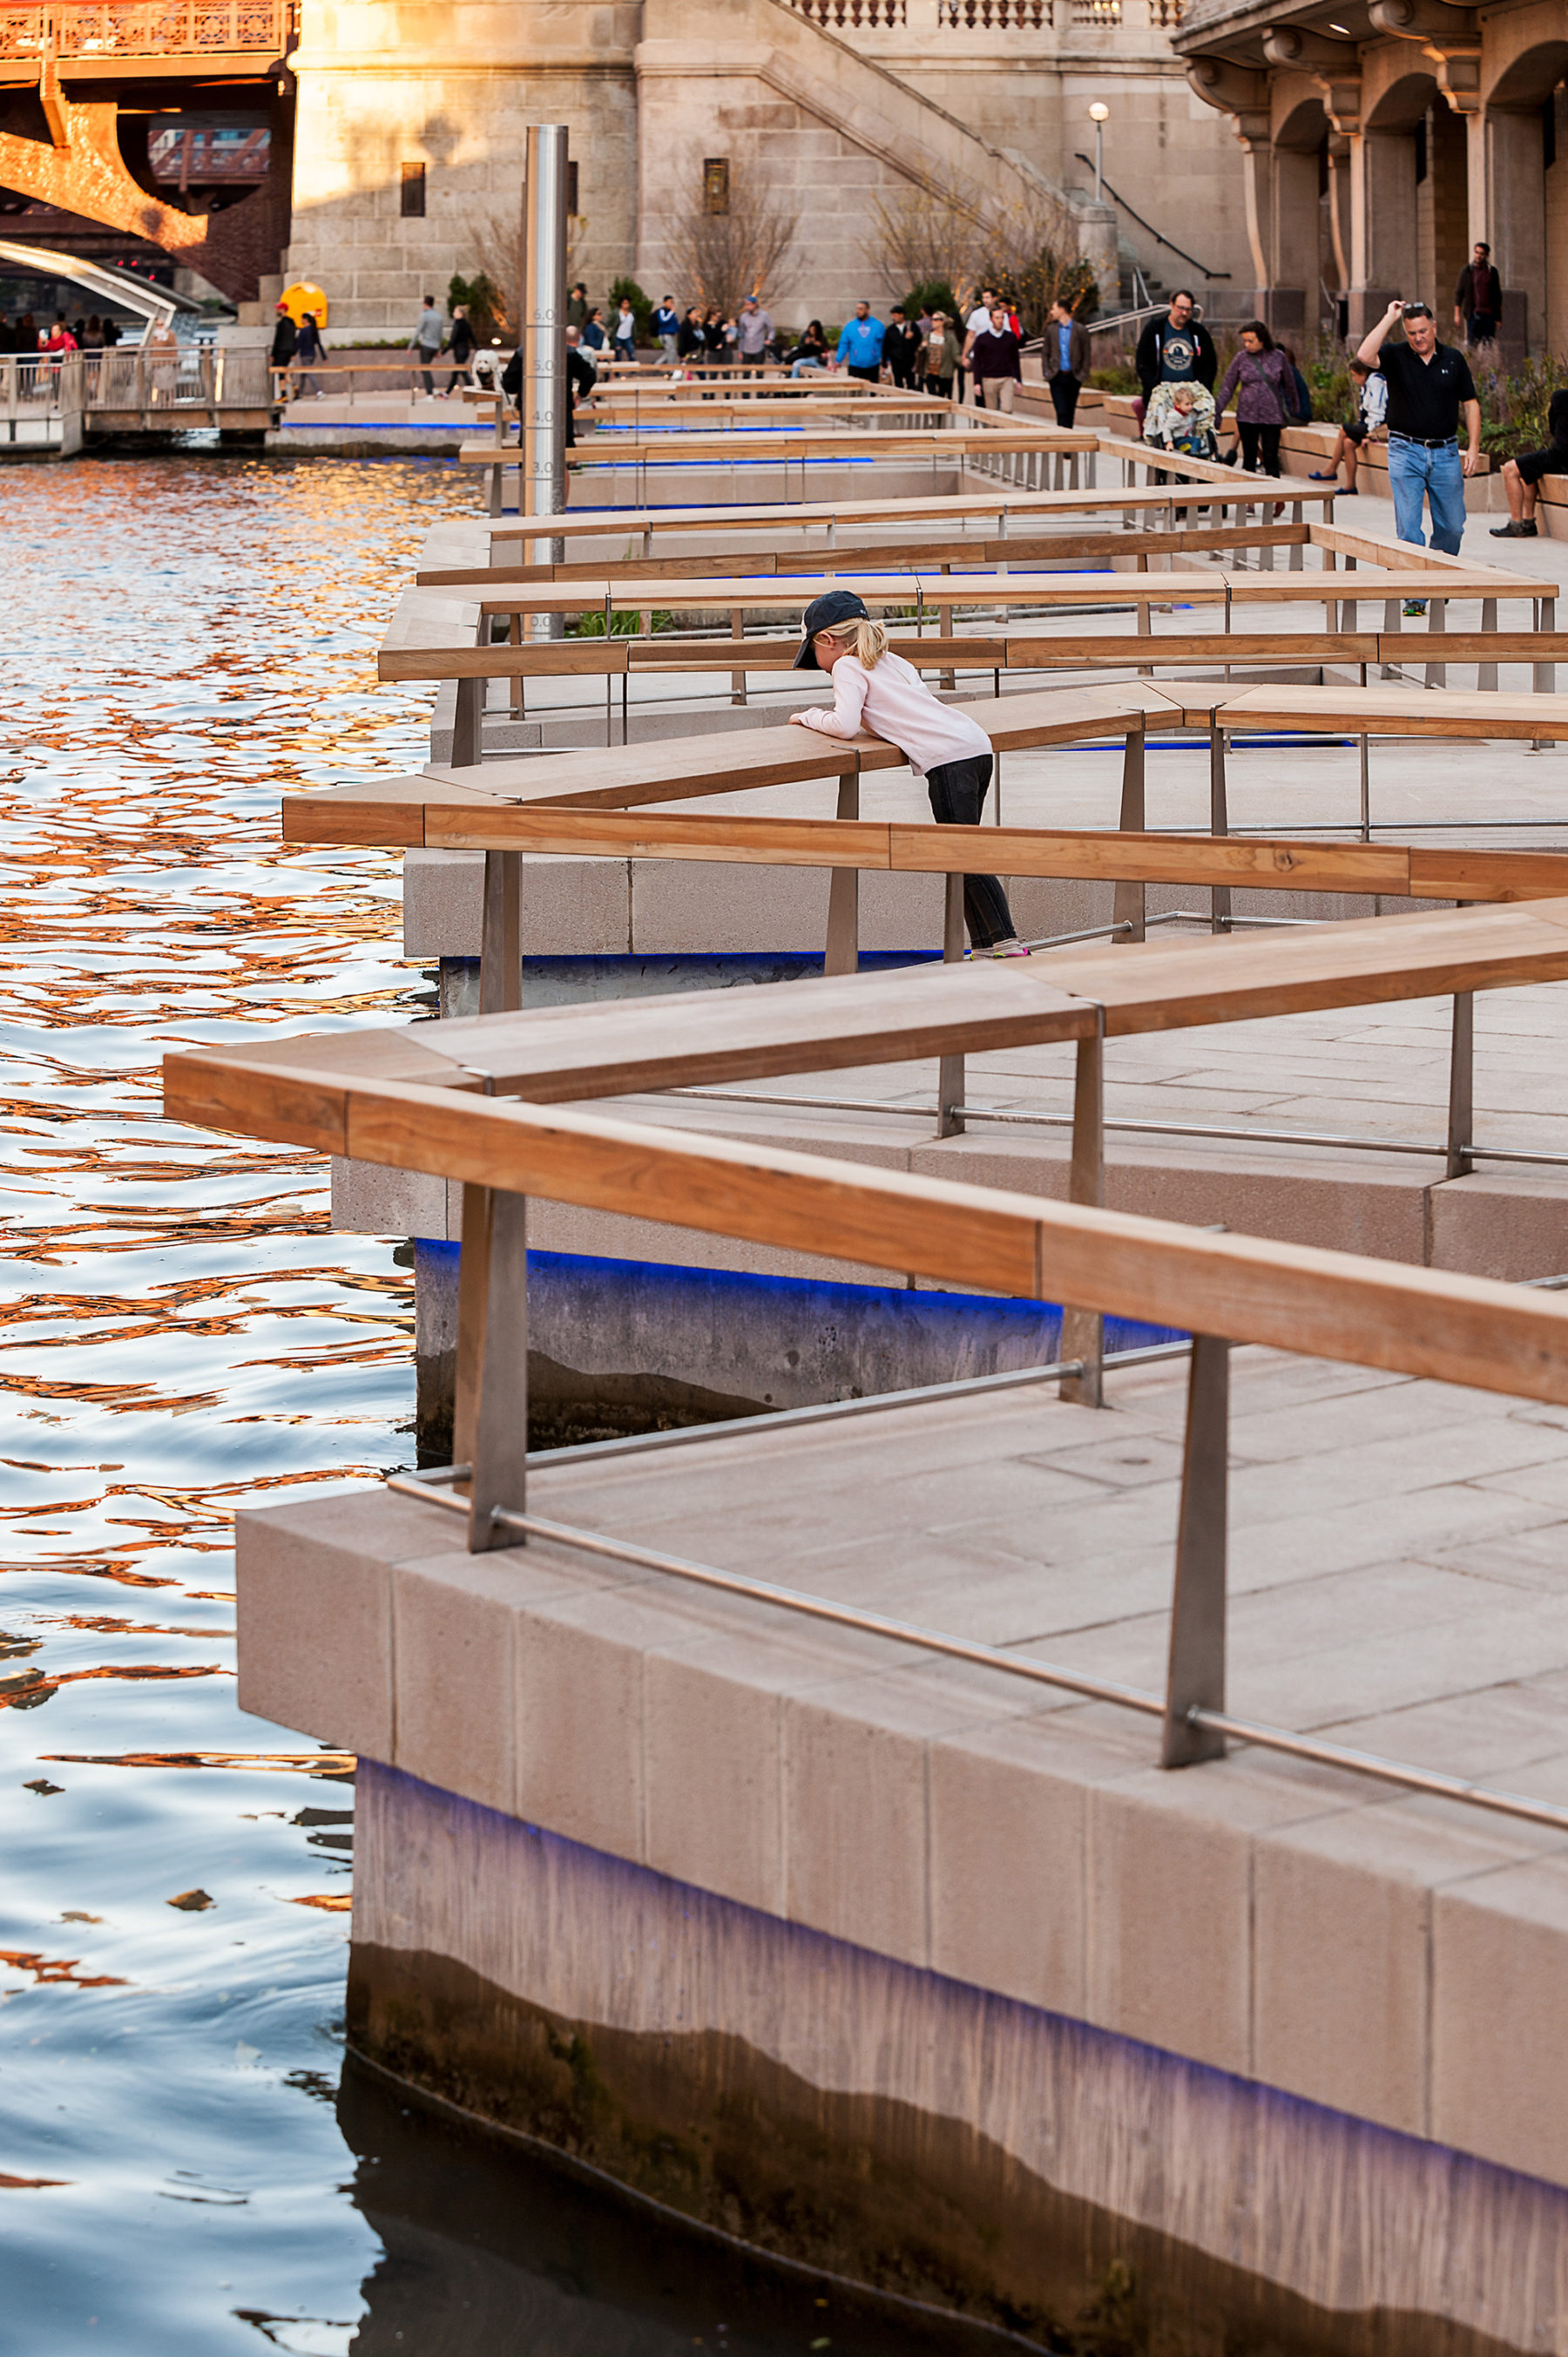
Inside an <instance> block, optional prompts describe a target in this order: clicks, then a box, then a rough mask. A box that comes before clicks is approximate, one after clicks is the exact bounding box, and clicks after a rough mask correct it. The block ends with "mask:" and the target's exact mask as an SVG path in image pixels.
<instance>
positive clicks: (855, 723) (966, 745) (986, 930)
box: [789, 589, 1029, 958]
mask: <svg viewBox="0 0 1568 2357" xmlns="http://www.w3.org/2000/svg"><path fill="white" fill-rule="evenodd" d="M793 668H794V669H795V670H796V671H825V672H827V673H829V674H830V675H831V677H832V686H833V701H832V709H831V710H829V709H828V708H826V707H825V706H824V705H811V706H810V707H809V708H808V709H807V710H806V711H804V712H792V713H791V714H790V715H789V717H790V719H791V721H793V722H794V724H795V726H797V727H800V728H815V729H816V730H817V731H818V732H819V734H820V735H822V736H823V737H858V736H859V735H860V733H861V731H862V730H863V729H865V731H867V732H868V733H869V734H870V735H871V736H873V737H882V738H883V739H884V740H885V742H886V743H887V744H889V745H896V746H897V748H898V750H899V752H901V753H902V754H903V756H904V758H905V759H906V760H907V761H908V764H909V767H910V769H911V770H913V771H914V773H915V775H916V776H917V777H919V776H920V775H921V774H922V773H923V774H924V776H925V780H926V790H927V791H928V793H929V796H930V800H931V815H932V817H933V818H934V819H936V820H937V822H938V823H939V824H940V825H943V826H978V825H979V824H980V819H981V813H982V812H983V809H984V807H985V797H986V794H987V792H988V791H990V786H991V773H992V770H993V767H994V756H993V752H992V746H991V739H990V737H988V736H987V735H986V734H985V731H984V729H983V728H982V727H981V726H979V724H978V723H977V722H976V721H973V720H972V719H971V718H970V716H969V715H968V713H967V712H965V711H963V710H962V708H961V707H960V706H955V705H950V704H943V703H942V702H941V701H940V699H939V698H938V697H937V696H934V695H933V694H931V691H930V689H929V687H928V686H927V685H926V683H925V682H924V680H923V679H922V678H921V677H920V674H919V673H918V671H917V670H916V669H915V666H914V664H913V663H909V662H905V660H904V658H903V656H902V655H896V654H893V653H891V652H890V651H889V650H888V645H887V632H886V629H885V627H884V626H883V624H882V623H880V622H874V621H873V620H872V619H871V616H870V614H869V613H868V612H867V611H866V608H865V604H864V602H863V600H862V599H861V598H859V597H856V595H855V593H854V590H853V589H830V590H829V591H828V592H827V594H826V596H825V597H815V598H813V599H812V601H811V604H810V605H809V606H808V607H807V608H806V618H805V636H804V637H803V639H802V640H801V641H800V651H799V653H798V654H797V655H796V657H795V662H794V665H793ZM963 920H964V923H965V925H966V927H967V928H968V931H969V938H970V942H971V944H972V947H971V952H970V954H971V955H972V956H973V957H996V958H1003V957H1027V956H1028V954H1029V952H1028V951H1027V949H1026V947H1025V945H1024V943H1023V942H1021V941H1020V940H1019V939H1018V932H1017V928H1016V926H1015V924H1014V922H1013V912H1012V910H1011V909H1010V908H1009V907H1008V905H1007V895H1006V893H1005V892H1004V890H1003V888H1002V883H1001V879H1000V878H999V877H995V876H966V877H964V879H963Z"/></svg>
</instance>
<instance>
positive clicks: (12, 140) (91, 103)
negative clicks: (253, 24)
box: [0, 57, 294, 303]
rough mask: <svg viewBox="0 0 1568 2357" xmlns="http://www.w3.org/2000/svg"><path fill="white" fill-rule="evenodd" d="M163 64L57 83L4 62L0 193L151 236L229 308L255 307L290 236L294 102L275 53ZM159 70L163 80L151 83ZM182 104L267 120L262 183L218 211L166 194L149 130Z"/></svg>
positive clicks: (47, 68) (0, 66)
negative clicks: (138, 72) (136, 73)
mask: <svg viewBox="0 0 1568 2357" xmlns="http://www.w3.org/2000/svg"><path fill="white" fill-rule="evenodd" d="M193 67H194V70H192V71H191V72H189V73H181V72H180V71H179V70H178V61H177V60H173V59H164V60H160V61H158V63H157V65H156V68H155V67H153V66H151V65H150V64H149V66H148V67H147V68H146V69H145V74H146V78H145V79H136V78H133V75H132V73H131V72H130V71H128V70H127V68H126V67H125V66H124V64H120V65H118V66H117V67H116V69H115V73H114V79H113V82H112V83H111V81H109V79H108V77H107V76H106V75H105V74H103V73H102V72H98V73H89V74H84V75H81V76H78V75H75V74H74V73H73V74H71V75H70V76H65V77H62V75H61V74H60V72H59V70H58V68H57V67H56V65H55V63H54V61H53V60H52V59H48V58H47V57H46V58H45V59H43V60H42V62H41V63H39V64H36V65H33V66H31V67H28V66H25V65H23V66H17V65H14V64H12V63H11V62H10V61H8V60H6V61H0V187H5V188H10V189H13V190H15V191H16V194H18V195H20V196H25V197H28V198H30V199H33V201H34V202H36V203H41V204H47V205H52V206H55V207H58V208H59V210H60V211H61V212H64V213H70V214H76V215H78V216H80V217H81V218H82V219H84V220H87V221H101V222H102V223H103V224H104V225H105V226H106V227H108V228H110V229H114V230H119V231H124V233H126V234H127V235H129V236H133V237H137V238H142V239H145V240H146V242H148V243H149V244H152V245H156V246H158V247H159V248H161V250H162V251H163V252H164V253H167V254H169V255H171V256H172V257H173V258H174V259H175V260H176V261H177V262H178V263H180V264H183V265H184V266H185V267H186V268H187V269H189V270H194V271H197V272H199V274H200V275H201V276H202V277H203V278H205V279H207V280H208V281H209V283H210V284H211V285H214V286H216V287H217V288H218V289H219V291H220V293H221V294H224V295H226V296H228V297H229V298H230V300H231V302H235V303H245V302H253V301H254V300H255V299H256V296H257V294H258V292H259V288H260V281H261V279H262V278H263V276H264V275H266V274H268V273H270V272H274V271H275V270H277V268H278V267H279V264H280V261H281V258H282V255H283V252H284V249H285V246H286V245H287V243H288V235H289V201H290V183H291V180H292V177H293V151H294V137H293V130H294V101H293V96H292V92H285V89H284V86H283V78H282V75H281V72H280V70H279V64H278V60H277V59H275V57H271V58H266V59H262V58H259V57H258V58H236V59H211V58H202V59H200V60H199V61H193ZM155 74H156V79H154V78H153V77H154V75H155ZM182 107H186V108H188V107H199V108H200V109H201V110H202V111H203V112H204V113H213V112H218V113H221V112H223V111H226V110H230V109H232V110H234V111H235V112H236V113H244V114H246V115H250V116H254V115H255V114H256V113H258V111H260V112H263V113H265V115H266V118H267V124H268V128H269V130H270V132H271V140H270V143H269V148H268V165H267V175H266V178H265V179H264V180H263V183H262V185H261V186H260V187H259V188H254V189H253V190H252V192H251V193H250V194H249V195H247V196H245V197H244V198H242V199H241V200H240V201H238V202H237V203H231V204H229V205H227V206H225V207H223V208H222V209H221V210H208V211H201V212H199V211H194V210H186V209H185V208H184V207H183V206H182V205H180V204H177V203H174V202H171V201H169V199H168V197H167V196H166V195H165V194H164V193H162V192H160V190H159V189H158V187H157V184H156V180H155V178H154V176H153V172H152V168H151V166H150V164H149V163H148V160H147V132H148V128H149V126H150V125H151V124H155V123H156V121H157V119H158V117H159V116H160V115H163V114H166V113H169V112H170V111H173V110H177V109H180V108H182Z"/></svg>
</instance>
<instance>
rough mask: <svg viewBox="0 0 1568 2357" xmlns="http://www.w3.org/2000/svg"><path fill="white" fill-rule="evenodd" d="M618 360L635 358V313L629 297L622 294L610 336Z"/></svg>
mask: <svg viewBox="0 0 1568 2357" xmlns="http://www.w3.org/2000/svg"><path fill="white" fill-rule="evenodd" d="M610 342H611V344H612V345H613V347H614V350H615V357H616V359H617V360H618V361H634V360H636V358H637V313H636V312H635V311H634V310H633V309H632V307H631V297H630V296H628V295H623V296H621V298H620V309H619V310H618V312H617V313H616V323H615V333H614V334H613V335H612V336H611V338H610Z"/></svg>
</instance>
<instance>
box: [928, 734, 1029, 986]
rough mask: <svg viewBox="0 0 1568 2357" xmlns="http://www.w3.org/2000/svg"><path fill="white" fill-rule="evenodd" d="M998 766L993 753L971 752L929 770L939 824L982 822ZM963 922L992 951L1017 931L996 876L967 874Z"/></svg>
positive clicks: (934, 814) (977, 941)
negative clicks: (994, 946) (998, 943)
mask: <svg viewBox="0 0 1568 2357" xmlns="http://www.w3.org/2000/svg"><path fill="white" fill-rule="evenodd" d="M994 766H995V765H994V763H993V759H992V756H991V755H990V754H989V753H971V754H969V755H967V756H966V757H965V759H963V760H961V761H943V762H942V763H941V764H940V766H939V767H938V768H937V769H934V770H927V771H926V791H927V792H928V793H929V795H930V798H931V816H932V817H933V818H934V819H935V820H936V822H937V823H938V825H939V826H978V825H979V824H980V819H981V813H982V812H983V810H984V808H985V797H986V795H987V794H988V793H989V791H991V772H992V770H993V767H994ZM963 921H964V923H965V925H966V926H967V927H968V928H969V938H970V941H971V943H972V946H973V947H974V948H975V949H977V950H988V949H990V948H992V947H993V944H994V943H995V942H1004V941H1007V940H1008V939H1009V938H1010V937H1011V936H1012V934H1013V933H1014V932H1015V931H1016V930H1017V928H1016V927H1015V924H1014V922H1013V911H1012V909H1010V908H1009V907H1008V906H1007V895H1006V893H1005V892H1004V890H1003V889H1002V886H1001V883H1000V881H999V880H998V878H997V877H994V876H966V877H964V879H963Z"/></svg>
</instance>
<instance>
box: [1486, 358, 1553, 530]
mask: <svg viewBox="0 0 1568 2357" xmlns="http://www.w3.org/2000/svg"><path fill="white" fill-rule="evenodd" d="M1546 430H1547V432H1548V433H1549V434H1550V435H1551V436H1552V441H1551V444H1550V445H1549V447H1547V448H1546V449H1544V450H1526V451H1525V452H1524V453H1523V455H1522V456H1521V457H1518V458H1509V460H1508V461H1507V463H1506V464H1505V466H1504V468H1503V489H1504V490H1505V491H1506V492H1507V493H1508V500H1509V520H1508V522H1507V523H1503V524H1498V525H1497V526H1495V527H1494V529H1493V533H1492V538H1493V539H1494V540H1534V539H1535V537H1536V533H1537V526H1536V521H1535V508H1536V501H1537V500H1539V499H1540V497H1541V477H1542V476H1543V475H1568V388H1560V389H1559V390H1558V391H1557V392H1556V393H1553V394H1552V404H1551V406H1550V408H1549V409H1548V410H1547V413H1546Z"/></svg>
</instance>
